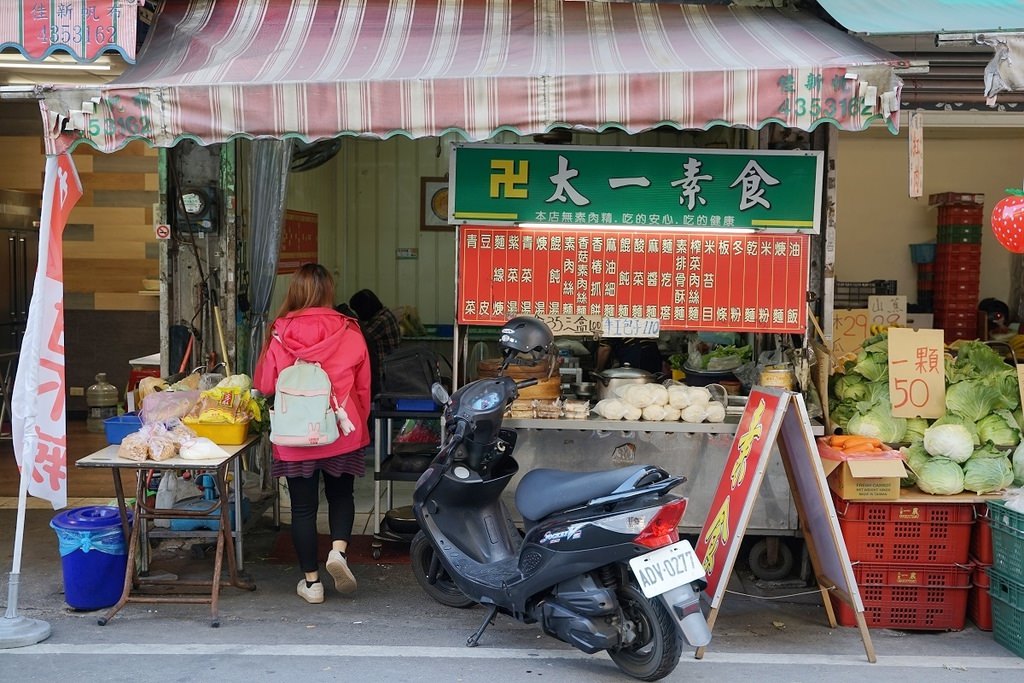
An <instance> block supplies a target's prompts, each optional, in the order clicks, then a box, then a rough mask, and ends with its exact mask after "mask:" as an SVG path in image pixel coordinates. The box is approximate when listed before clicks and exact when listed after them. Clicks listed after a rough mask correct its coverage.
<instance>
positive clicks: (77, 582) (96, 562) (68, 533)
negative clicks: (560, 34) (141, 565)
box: [50, 505, 132, 610]
mask: <svg viewBox="0 0 1024 683" xmlns="http://www.w3.org/2000/svg"><path fill="white" fill-rule="evenodd" d="M131 519H132V517H131V512H129V513H128V522H129V524H131ZM50 527H51V528H52V529H53V530H54V531H56V532H57V541H58V544H59V547H60V557H61V569H62V570H63V574H64V600H65V602H67V603H68V605H70V606H71V607H73V608H74V609H80V610H95V609H101V608H104V607H110V606H111V605H114V604H115V603H117V601H118V600H120V599H121V593H122V591H123V590H124V574H125V569H126V568H127V566H128V550H127V545H126V543H125V538H124V533H123V532H122V530H121V514H120V512H119V511H118V509H117V508H116V507H109V506H100V505H94V506H91V507H83V508H73V509H71V510H65V511H64V512H61V513H60V514H58V515H57V516H56V517H54V518H53V519H52V520H50Z"/></svg>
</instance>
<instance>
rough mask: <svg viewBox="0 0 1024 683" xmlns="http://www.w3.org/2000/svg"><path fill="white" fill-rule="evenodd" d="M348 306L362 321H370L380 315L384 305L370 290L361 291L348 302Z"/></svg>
mask: <svg viewBox="0 0 1024 683" xmlns="http://www.w3.org/2000/svg"><path fill="white" fill-rule="evenodd" d="M348 305H349V306H351V307H352V310H354V311H355V312H356V314H357V315H358V316H359V319H360V320H369V319H371V318H372V317H373V316H375V315H377V314H378V313H380V311H381V310H382V309H383V308H384V304H382V303H381V302H380V299H378V298H377V295H376V294H374V293H373V290H370V289H360V290H359V291H358V292H356V293H355V294H353V295H352V297H351V298H350V299H349V300H348Z"/></svg>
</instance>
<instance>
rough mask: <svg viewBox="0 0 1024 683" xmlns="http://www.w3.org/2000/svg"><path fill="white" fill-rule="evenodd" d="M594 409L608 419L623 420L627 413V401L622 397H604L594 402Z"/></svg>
mask: <svg viewBox="0 0 1024 683" xmlns="http://www.w3.org/2000/svg"><path fill="white" fill-rule="evenodd" d="M593 410H594V412H595V413H597V414H598V415H600V416H601V417H603V418H604V419H606V420H621V419H622V416H623V415H625V414H626V403H625V402H624V401H623V400H622V399H620V398H603V399H601V400H600V401H598V402H597V403H595V404H594V409H593Z"/></svg>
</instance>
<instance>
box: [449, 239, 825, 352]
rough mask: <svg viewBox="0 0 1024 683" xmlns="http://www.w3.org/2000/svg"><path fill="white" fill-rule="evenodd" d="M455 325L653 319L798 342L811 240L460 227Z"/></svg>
mask: <svg viewBox="0 0 1024 683" xmlns="http://www.w3.org/2000/svg"><path fill="white" fill-rule="evenodd" d="M458 232H459V238H458V240H459V283H458V290H459V293H458V306H457V308H456V310H457V311H458V321H459V323H462V324H469V325H474V324H476V325H498V324H501V323H503V322H505V321H506V320H508V319H509V318H510V317H512V316H515V315H555V316H558V315H591V316H602V317H606V318H616V317H617V318H656V319H658V320H660V321H661V329H666V330H719V331H740V332H742V331H756V332H762V333H790V332H792V333H801V332H803V331H804V330H805V328H806V323H807V303H806V299H807V278H808V271H809V262H810V254H809V247H810V238H809V237H808V236H807V235H774V234H773V235H767V234H765V235H759V234H732V235H720V234H698V233H692V232H682V231H665V230H618V229H593V228H518V227H497V226H460V227H459V231H458Z"/></svg>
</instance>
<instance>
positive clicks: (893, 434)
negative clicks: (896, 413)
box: [846, 403, 907, 443]
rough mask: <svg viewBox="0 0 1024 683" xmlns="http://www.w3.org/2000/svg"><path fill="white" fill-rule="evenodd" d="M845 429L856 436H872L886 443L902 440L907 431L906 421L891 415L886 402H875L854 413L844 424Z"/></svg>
mask: <svg viewBox="0 0 1024 683" xmlns="http://www.w3.org/2000/svg"><path fill="white" fill-rule="evenodd" d="M846 431H847V432H849V433H850V434H856V435H858V436H872V437H874V438H876V439H880V440H882V441H884V442H886V443H898V442H900V441H903V435H904V434H905V433H906V431H907V421H906V420H905V419H904V418H902V417H893V416H892V412H891V410H890V408H889V406H888V405H886V404H882V403H879V404H876V405H875V406H873V407H872V408H871V409H870V410H868V411H867V412H864V413H860V412H858V413H856V414H854V415H853V416H852V417H850V420H849V422H848V423H847V424H846Z"/></svg>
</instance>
